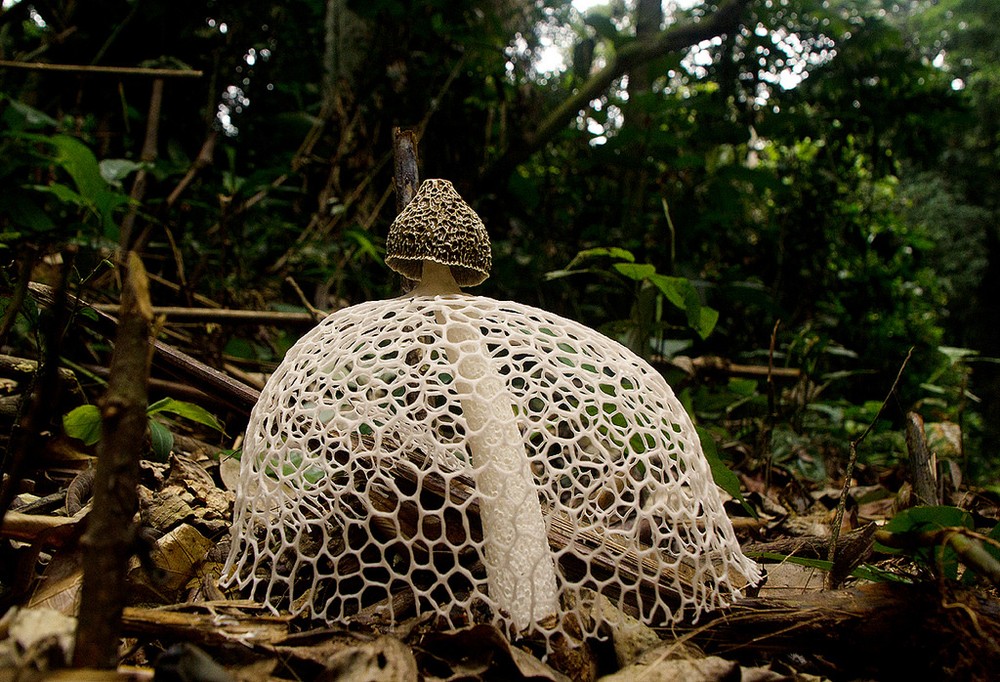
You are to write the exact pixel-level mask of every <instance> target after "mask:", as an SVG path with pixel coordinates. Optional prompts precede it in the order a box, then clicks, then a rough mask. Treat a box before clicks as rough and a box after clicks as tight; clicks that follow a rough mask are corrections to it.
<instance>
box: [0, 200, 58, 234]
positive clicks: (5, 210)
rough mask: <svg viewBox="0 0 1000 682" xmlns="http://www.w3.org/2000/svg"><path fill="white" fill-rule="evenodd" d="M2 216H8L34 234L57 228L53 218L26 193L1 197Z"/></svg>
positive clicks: (0, 209) (0, 212)
mask: <svg viewBox="0 0 1000 682" xmlns="http://www.w3.org/2000/svg"><path fill="white" fill-rule="evenodd" d="M0 215H6V216H7V217H9V218H10V219H11V220H12V221H13V222H14V223H15V224H17V225H20V226H21V227H26V228H28V229H29V230H31V231H33V232H47V231H49V230H51V229H53V228H54V227H55V226H56V224H55V223H54V222H53V221H52V218H50V217H49V216H48V214H47V213H46V212H45V211H44V210H42V208H41V207H40V206H39V205H38V204H36V203H35V202H34V201H32V200H31V199H30V198H28V197H27V196H25V193H24V192H18V193H16V194H14V193H11V194H7V195H5V196H2V197H0Z"/></svg>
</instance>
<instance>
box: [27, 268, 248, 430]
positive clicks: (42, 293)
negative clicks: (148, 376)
mask: <svg viewBox="0 0 1000 682" xmlns="http://www.w3.org/2000/svg"><path fill="white" fill-rule="evenodd" d="M29 289H30V290H31V293H32V295H33V296H34V297H35V299H36V300H37V301H38V303H39V304H40V305H43V306H50V305H52V304H53V301H54V295H53V291H52V289H51V288H50V287H48V286H45V285H44V284H38V283H37V282H32V283H31V284H30V285H29ZM71 299H72V300H73V301H74V305H76V306H78V307H83V308H91V309H93V308H92V306H91V305H90V304H89V303H87V302H86V301H85V300H83V299H80V298H76V297H71ZM94 312H96V313H97V319H96V320H92V319H89V318H86V317H83V316H77V318H76V319H77V320H78V321H79V322H80V323H81V324H84V325H86V326H88V327H90V328H92V329H94V330H95V331H97V332H98V333H101V334H104V335H108V332H109V329H110V328H111V327H113V326H114V325H116V324H117V323H118V321H117V320H116V319H115V318H114V317H113V316H111V315H109V314H107V313H105V312H101V311H100V310H96V309H94ZM152 344H153V348H155V349H156V354H155V355H154V356H153V362H154V364H158V365H162V366H163V367H165V368H167V369H169V370H170V371H172V372H173V373H174V374H175V375H176V376H178V377H179V378H181V379H187V380H189V381H191V382H192V383H193V384H195V386H196V387H197V388H198V389H200V390H202V391H204V392H205V393H208V394H209V395H211V396H213V397H215V398H216V399H217V400H219V401H220V402H223V403H225V404H227V405H229V406H230V407H232V408H233V409H235V410H237V411H238V412H240V413H241V414H250V410H251V409H252V408H253V406H254V405H255V404H256V403H257V398H258V397H259V396H260V391H258V390H257V389H255V388H252V387H250V386H247V385H246V384H245V383H243V382H241V381H237V380H236V379H233V378H232V377H229V376H226V375H225V374H223V373H222V372H220V371H219V370H217V369H215V368H213V367H209V366H208V365H206V364H205V363H203V362H200V361H198V360H196V359H194V358H193V357H191V356H190V355H188V354H187V353H182V352H181V351H179V350H177V349H176V348H173V347H172V346H168V345H167V344H165V343H162V342H160V341H155V340H154V341H152Z"/></svg>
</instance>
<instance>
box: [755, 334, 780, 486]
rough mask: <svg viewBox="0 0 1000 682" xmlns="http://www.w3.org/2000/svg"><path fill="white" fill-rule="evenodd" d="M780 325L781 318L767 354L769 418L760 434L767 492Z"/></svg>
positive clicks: (775, 416)
mask: <svg viewBox="0 0 1000 682" xmlns="http://www.w3.org/2000/svg"><path fill="white" fill-rule="evenodd" d="M780 325H781V320H775V321H774V329H772V330H771V346H770V349H769V351H768V354H767V418H766V419H765V420H764V428H763V430H762V432H761V434H760V448H761V454H762V455H764V456H765V458H766V459H767V469H765V472H764V491H765V493H766V492H769V491H770V490H771V473H772V472H771V468H772V464H773V462H772V454H773V453H772V449H771V434H772V433H773V432H774V422H775V420H776V418H777V415H776V414H775V407H774V404H775V396H774V347H775V345H776V344H777V339H778V327H779V326H780Z"/></svg>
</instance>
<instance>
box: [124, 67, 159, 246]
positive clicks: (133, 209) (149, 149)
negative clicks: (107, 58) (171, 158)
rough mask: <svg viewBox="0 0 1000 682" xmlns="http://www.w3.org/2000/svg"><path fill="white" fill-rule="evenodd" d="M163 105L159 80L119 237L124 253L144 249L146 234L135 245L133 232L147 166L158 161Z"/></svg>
mask: <svg viewBox="0 0 1000 682" xmlns="http://www.w3.org/2000/svg"><path fill="white" fill-rule="evenodd" d="M162 105H163V79H162V78H157V79H156V80H154V81H153V87H152V92H151V93H150V95H149V112H148V113H147V114H146V137H145V138H144V139H143V142H142V152H141V155H140V157H139V158H140V160H141V161H142V162H143V165H142V167H140V168H139V170H138V171H137V172H136V174H135V181H134V182H133V183H132V191H131V192H130V194H129V209H128V213H126V214H125V217H124V218H123V219H122V224H121V233H120V236H119V248H120V249H121V250H122V253H126V252H128V251H131V250H132V249H133V248H134V249H135V250H141V249H142V242H144V241H145V238H146V234H145V231H144V232H143V234H142V235H141V236H140V237H139V238H138V239H136V240H135V244H134V245H133V243H132V242H133V240H132V231H133V229H134V228H135V219H136V216H138V215H139V206H140V205H141V204H142V200H143V198H144V197H145V196H146V175H147V171H146V165H147V164H150V163H152V162H153V161H155V160H156V146H157V138H158V137H159V131H160V109H161V107H162Z"/></svg>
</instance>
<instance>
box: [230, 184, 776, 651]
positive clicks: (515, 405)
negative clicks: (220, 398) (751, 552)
mask: <svg viewBox="0 0 1000 682" xmlns="http://www.w3.org/2000/svg"><path fill="white" fill-rule="evenodd" d="M488 244H489V242H488V237H487V236H486V231H485V227H484V226H483V225H482V222H481V221H480V220H479V218H478V216H476V215H475V213H474V212H473V211H472V209H471V208H469V207H468V206H467V205H466V204H465V203H464V202H463V201H462V200H461V197H459V196H458V194H457V193H456V192H455V191H454V189H453V188H452V187H451V185H450V183H447V182H445V181H442V180H429V181H426V182H425V183H424V184H423V185H421V187H420V190H419V191H418V192H417V194H416V196H415V197H414V198H413V200H412V201H411V202H410V204H409V205H408V206H407V207H406V209H405V210H404V211H403V212H402V213H401V214H400V215H399V217H398V218H397V220H396V222H395V223H394V224H393V226H392V229H391V231H390V234H389V237H388V238H387V240H386V263H387V264H388V265H389V266H390V267H392V268H393V269H395V270H396V271H397V272H400V273H401V274H402V275H403V276H404V277H406V278H408V279H409V280H412V281H414V282H417V286H416V288H415V289H414V290H413V291H411V292H410V293H408V294H406V295H403V296H400V297H398V298H395V299H391V300H387V301H372V302H368V303H362V304H359V305H355V306H351V307H349V308H345V309H343V310H340V311H337V312H335V313H333V314H331V315H330V316H329V317H327V318H326V319H325V320H323V321H322V322H321V323H320V324H319V325H317V326H316V327H315V328H314V329H313V330H311V331H310V332H309V333H307V334H306V335H305V336H303V337H302V338H301V339H300V340H299V341H298V342H297V343H296V344H295V345H294V346H293V347H292V348H291V349H289V351H288V353H287V354H286V356H285V359H284V360H283V361H282V363H281V365H280V366H279V367H278V369H277V370H276V371H275V372H274V374H273V375H272V376H271V377H270V379H269V380H268V382H267V384H266V385H265V387H264V389H263V391H262V392H261V396H260V400H259V402H258V403H257V405H256V407H255V408H254V409H253V411H252V413H251V415H250V421H249V424H248V426H247V434H246V439H245V441H244V446H243V455H242V460H241V468H240V478H239V482H238V485H237V489H236V505H235V511H234V519H233V527H232V548H231V551H230V554H229V558H228V560H227V562H226V566H225V568H224V576H225V579H224V583H225V584H228V585H237V586H240V587H245V588H248V589H250V590H251V591H252V592H253V593H254V595H255V596H256V597H257V598H259V599H261V600H262V601H264V602H266V603H267V604H268V605H269V606H271V608H273V609H275V610H279V609H289V610H292V611H295V612H305V613H308V614H309V615H312V616H314V617H316V618H320V619H324V620H326V621H329V622H340V623H344V622H349V621H350V620H351V619H352V618H354V617H355V616H356V615H357V614H359V613H360V612H365V613H371V612H372V611H373V610H374V611H376V612H378V613H380V614H382V615H383V617H385V618H386V619H387V620H388V621H390V622H398V621H399V620H401V619H403V618H405V617H407V616H408V615H411V614H413V613H414V612H417V613H427V612H430V613H434V614H436V615H437V616H438V617H439V618H441V619H443V620H444V621H446V622H447V623H448V624H450V625H452V626H459V625H462V624H464V623H468V622H470V621H473V620H475V619H477V618H479V617H481V616H482V614H483V613H484V612H483V610H482V609H480V608H478V606H477V604H480V603H485V604H486V605H487V606H488V607H489V609H488V611H487V612H488V613H491V614H492V620H493V622H495V623H496V624H497V625H499V626H502V628H503V629H504V630H505V631H507V632H519V631H523V630H525V629H533V630H535V631H539V632H541V633H542V634H543V635H545V636H546V637H551V636H553V635H556V634H560V635H567V634H568V633H569V632H572V633H580V632H582V633H584V634H587V635H597V633H598V631H599V628H600V626H601V624H602V622H603V621H604V619H612V618H615V615H614V613H600V612H599V611H595V612H594V614H593V616H594V617H593V618H592V619H591V620H584V619H581V618H580V617H579V615H578V611H575V610H574V611H563V609H564V608H565V607H567V606H571V605H572V606H573V607H574V608H575V607H576V605H580V604H582V603H584V602H585V601H587V600H588V599H591V596H588V595H591V593H593V592H599V593H602V594H604V595H605V596H607V597H608V598H609V599H611V601H612V602H613V603H614V604H615V606H617V607H618V609H620V610H624V611H626V612H630V613H632V614H634V615H636V616H638V617H639V618H641V619H642V620H643V621H645V622H647V623H650V624H654V625H666V624H669V623H671V622H673V621H675V620H677V619H679V618H682V617H687V616H692V615H693V616H695V617H697V616H698V614H700V613H702V612H703V611H705V610H708V609H712V608H716V607H719V606H721V605H724V604H726V603H728V602H729V601H731V600H732V599H734V598H736V597H737V596H738V595H739V593H740V590H741V589H742V588H743V587H745V586H746V585H748V584H754V583H756V582H757V581H758V580H759V578H760V574H759V570H758V568H757V566H756V565H755V564H754V563H753V562H751V561H750V560H749V559H747V558H746V557H745V556H744V555H743V554H742V553H741V552H740V548H739V544H738V542H737V541H736V537H735V534H734V532H733V528H732V524H731V523H730V521H729V519H728V518H727V517H726V515H725V512H724V510H723V506H722V500H721V498H720V495H719V491H718V489H717V487H716V486H715V484H714V482H713V480H712V475H711V471H710V469H709V466H708V462H707V461H706V459H705V457H704V455H703V454H702V450H701V444H700V442H699V440H698V436H697V433H696V432H695V430H694V426H693V425H692V424H691V420H690V419H689V418H688V416H687V414H686V413H685V411H684V409H683V407H682V406H681V404H680V402H679V401H678V400H677V398H676V397H675V396H674V394H673V391H672V390H671V389H670V387H669V386H668V385H667V384H666V382H665V381H664V380H663V377H662V376H661V375H660V374H659V373H657V372H656V371H655V370H654V369H653V368H652V367H650V366H649V365H648V364H647V363H646V362H644V361H643V360H642V359H640V358H639V357H637V356H636V355H635V354H634V353H632V352H631V351H629V350H628V349H627V348H625V347H624V346H622V345H621V344H619V343H617V342H616V341H613V340H611V339H609V338H607V337H605V336H603V335H602V334H600V333H598V332H596V331H594V330H592V329H589V328H587V327H585V326H583V325H581V324H578V323H576V322H573V321H571V320H567V319H565V318H561V317H559V316H557V315H553V314H551V313H548V312H546V311H544V310H539V309H538V308H532V307H530V306H525V305H521V304H518V303H514V302H509V301H497V300H494V299H491V298H487V297H484V296H476V295H473V294H469V293H465V292H463V291H461V289H460V287H467V286H473V285H475V284H478V283H480V282H481V281H483V280H484V279H485V278H486V276H487V273H488V271H489V267H490V252H489V246H488ZM477 512H478V513H477ZM560 538H561V539H560ZM549 616H555V617H549ZM571 621H572V622H574V625H573V627H568V623H569V622H571Z"/></svg>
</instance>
